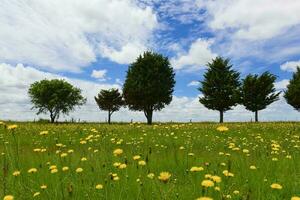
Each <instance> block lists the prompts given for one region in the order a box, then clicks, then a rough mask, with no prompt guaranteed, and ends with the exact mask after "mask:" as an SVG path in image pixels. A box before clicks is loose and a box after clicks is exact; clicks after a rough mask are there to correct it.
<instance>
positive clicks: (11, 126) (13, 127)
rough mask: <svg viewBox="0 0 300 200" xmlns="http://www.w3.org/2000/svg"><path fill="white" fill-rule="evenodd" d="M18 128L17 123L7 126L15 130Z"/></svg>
mask: <svg viewBox="0 0 300 200" xmlns="http://www.w3.org/2000/svg"><path fill="white" fill-rule="evenodd" d="M16 128H18V125H16V124H14V125H9V126H7V129H8V130H15V129H16Z"/></svg>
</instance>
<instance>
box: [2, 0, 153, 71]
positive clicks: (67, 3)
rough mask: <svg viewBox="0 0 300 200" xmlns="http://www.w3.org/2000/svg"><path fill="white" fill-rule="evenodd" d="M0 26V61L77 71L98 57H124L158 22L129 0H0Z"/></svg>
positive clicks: (119, 59) (131, 53)
mask: <svg viewBox="0 0 300 200" xmlns="http://www.w3.org/2000/svg"><path fill="white" fill-rule="evenodd" d="M0 26H1V31H0V60H1V61H2V62H6V63H27V64H31V65H34V66H38V67H41V68H43V69H47V70H57V71H62V70H64V71H73V72H79V71H80V70H81V69H82V68H83V67H86V66H88V65H89V64H91V63H92V62H94V61H96V59H97V57H98V56H103V57H106V58H109V59H111V60H112V61H115V62H120V63H122V64H124V63H128V62H130V61H131V60H130V58H132V57H134V56H137V55H136V54H138V53H140V51H141V50H142V49H140V51H139V50H138V49H137V48H135V47H136V44H139V45H141V46H147V45H148V42H149V40H151V37H152V33H153V31H154V30H155V29H156V28H157V26H158V22H157V19H156V15H155V14H154V12H153V11H152V9H151V8H150V7H144V8H141V7H139V6H137V5H136V3H135V2H134V1H131V0H94V1H88V2H87V1H85V0H78V1H73V0H64V1H61V0H53V1H39V0H31V1H22V0H3V1H1V7H0ZM99 46H107V47H109V51H102V49H101V48H99ZM138 47H139V46H138ZM126 56H128V57H129V58H125V57H126Z"/></svg>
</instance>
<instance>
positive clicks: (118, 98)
mask: <svg viewBox="0 0 300 200" xmlns="http://www.w3.org/2000/svg"><path fill="white" fill-rule="evenodd" d="M95 101H96V103H97V104H98V106H99V108H100V109H101V110H105V111H108V124H110V119H111V115H112V114H113V113H114V112H116V111H118V110H119V109H120V108H121V107H122V106H123V105H124V101H123V98H122V95H121V93H120V92H119V90H118V89H109V90H101V91H100V92H99V94H98V96H97V97H95Z"/></svg>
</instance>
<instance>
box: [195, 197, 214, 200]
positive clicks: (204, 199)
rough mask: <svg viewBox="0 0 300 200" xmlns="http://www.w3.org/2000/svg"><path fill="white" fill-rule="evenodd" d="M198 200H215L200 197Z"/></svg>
mask: <svg viewBox="0 0 300 200" xmlns="http://www.w3.org/2000/svg"><path fill="white" fill-rule="evenodd" d="M196 200H213V198H210V197H199V198H197V199H196Z"/></svg>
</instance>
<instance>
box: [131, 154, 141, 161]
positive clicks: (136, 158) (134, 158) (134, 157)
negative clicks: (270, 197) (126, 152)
mask: <svg viewBox="0 0 300 200" xmlns="http://www.w3.org/2000/svg"><path fill="white" fill-rule="evenodd" d="M140 158H141V156H139V155H136V156H133V160H139V159H140Z"/></svg>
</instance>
